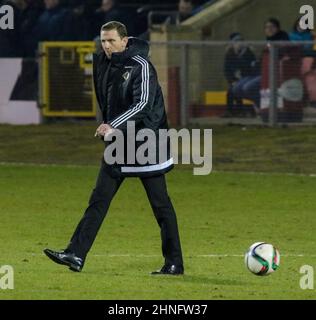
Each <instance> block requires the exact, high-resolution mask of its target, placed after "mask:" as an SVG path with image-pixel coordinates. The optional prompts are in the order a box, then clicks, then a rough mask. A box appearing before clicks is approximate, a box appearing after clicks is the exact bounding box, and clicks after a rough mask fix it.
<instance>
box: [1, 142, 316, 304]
mask: <svg viewBox="0 0 316 320" xmlns="http://www.w3.org/2000/svg"><path fill="white" fill-rule="evenodd" d="M6 141H7V140H6ZM97 173H98V167H96V166H78V167H69V166H68V167H67V166H65V165H57V166H32V165H13V164H10V165H6V164H2V165H0V177H1V179H0V195H1V201H0V217H1V218H0V219H1V223H0V239H1V245H0V248H1V252H0V256H1V260H0V266H1V265H5V264H6V265H12V266H13V267H14V272H15V274H14V276H15V283H14V290H0V299H1V300H2V299H315V298H316V292H315V290H302V289H301V288H300V286H299V282H300V278H301V276H302V275H301V274H300V273H299V269H300V267H301V266H302V265H306V264H307V265H311V266H313V267H316V252H315V247H316V242H315V225H316V214H315V213H316V202H315V189H316V178H315V177H311V176H303V175H286V174H269V173H266V174H248V173H228V172H226V173H224V172H213V173H212V174H210V175H209V176H205V177H202V176H193V175H192V171H191V170H189V169H183V168H176V169H175V170H173V171H172V172H171V173H170V174H168V175H167V180H168V186H169V193H170V196H171V198H172V200H173V202H174V206H175V208H176V211H177V215H178V223H179V227H180V236H181V240H182V247H183V254H184V259H185V260H184V261H185V272H186V274H185V275H184V276H178V277H170V276H161V277H153V276H150V275H149V273H150V272H151V271H152V270H155V269H158V268H159V267H161V266H162V263H163V260H162V257H161V251H160V237H159V228H158V226H157V225H156V222H155V220H154V217H153V214H152V212H151V209H150V206H149V203H148V201H147V198H146V195H145V191H144V190H143V188H142V185H141V183H140V181H138V179H127V180H125V182H124V183H123V185H122V187H121V189H120V190H119V192H118V194H117V196H116V198H115V199H114V201H113V202H112V205H111V207H110V210H109V213H108V216H107V217H106V219H105V221H104V224H103V226H102V228H101V230H100V232H99V234H98V237H97V240H96V242H95V244H94V246H93V248H92V250H91V251H90V253H89V255H88V258H87V261H86V265H85V268H84V269H83V271H82V272H81V273H73V272H71V271H69V270H68V269H67V268H66V267H64V266H60V265H56V264H54V263H53V262H51V261H50V260H49V259H48V258H47V257H46V256H44V254H43V253H42V250H43V249H44V248H46V247H49V248H53V249H61V248H64V247H65V245H66V244H67V242H68V240H69V238H70V236H71V234H72V232H73V230H74V228H75V226H76V224H77V223H78V222H79V219H80V218H81V216H82V214H83V211H84V209H85V207H86V205H87V201H88V198H89V195H90V192H91V190H92V188H93V186H94V183H95V178H96V175H97ZM256 241H266V242H270V243H273V244H274V245H275V246H277V247H278V249H279V250H280V253H281V266H280V269H279V270H278V271H277V272H275V273H274V274H272V275H270V276H267V277H257V276H255V275H252V274H251V273H250V272H249V271H247V270H246V268H245V265H244V261H243V254H244V252H245V250H246V249H247V248H248V247H249V246H250V245H251V244H252V243H253V242H256ZM0 276H1V275H0Z"/></svg>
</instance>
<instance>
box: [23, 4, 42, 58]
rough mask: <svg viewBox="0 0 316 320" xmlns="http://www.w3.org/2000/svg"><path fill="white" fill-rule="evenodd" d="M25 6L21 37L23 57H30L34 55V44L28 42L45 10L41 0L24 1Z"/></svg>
mask: <svg viewBox="0 0 316 320" xmlns="http://www.w3.org/2000/svg"><path fill="white" fill-rule="evenodd" d="M24 3H25V6H24V9H23V11H22V14H21V23H20V36H21V44H22V47H23V56H24V57H30V56H33V55H34V52H33V51H34V48H33V47H32V43H30V41H28V39H29V37H30V36H31V32H32V30H33V29H34V28H35V25H36V23H37V21H38V18H39V16H40V15H41V14H42V12H43V10H44V6H43V1H41V0H24Z"/></svg>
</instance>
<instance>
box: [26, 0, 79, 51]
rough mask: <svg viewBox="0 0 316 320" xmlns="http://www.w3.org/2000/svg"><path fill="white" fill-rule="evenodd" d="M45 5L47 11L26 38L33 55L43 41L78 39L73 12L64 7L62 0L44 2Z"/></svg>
mask: <svg viewBox="0 0 316 320" xmlns="http://www.w3.org/2000/svg"><path fill="white" fill-rule="evenodd" d="M44 5H45V10H44V11H43V13H42V14H41V15H40V16H39V18H38V20H37V23H36V24H35V26H34V27H33V29H32V31H31V33H30V34H28V35H26V38H25V41H26V42H28V52H30V53H32V55H34V54H35V51H36V49H37V45H38V43H39V42H41V41H69V40H74V39H75V38H76V34H75V30H74V27H75V26H74V25H73V24H72V23H71V22H72V15H71V11H70V10H68V9H67V8H65V7H63V6H62V5H61V3H60V0H44Z"/></svg>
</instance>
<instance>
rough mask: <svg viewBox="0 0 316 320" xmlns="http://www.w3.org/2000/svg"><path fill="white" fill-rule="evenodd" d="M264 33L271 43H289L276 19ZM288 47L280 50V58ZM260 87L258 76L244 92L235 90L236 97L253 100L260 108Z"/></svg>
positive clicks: (269, 20) (246, 86) (248, 84)
mask: <svg viewBox="0 0 316 320" xmlns="http://www.w3.org/2000/svg"><path fill="white" fill-rule="evenodd" d="M264 33H265V36H266V40H267V41H269V42H271V41H289V36H288V34H287V33H286V32H285V31H283V30H282V29H281V24H280V21H279V20H278V19H276V18H269V19H268V20H266V22H265V24H264ZM287 51H288V46H286V45H285V46H284V47H281V46H280V48H279V57H280V58H281V57H283V56H284V55H286V54H287ZM260 86H261V76H256V77H254V78H253V79H252V80H250V81H248V82H247V83H245V84H244V86H243V87H242V90H233V93H234V96H237V97H240V98H245V99H249V100H252V101H253V102H254V103H255V107H256V108H257V109H258V108H260Z"/></svg>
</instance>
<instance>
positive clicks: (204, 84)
mask: <svg viewBox="0 0 316 320" xmlns="http://www.w3.org/2000/svg"><path fill="white" fill-rule="evenodd" d="M233 46H242V48H243V49H245V48H247V50H249V51H251V52H252V53H253V55H254V57H255V60H256V62H257V65H258V71H257V74H254V75H253V76H252V77H255V76H257V77H258V79H255V80H257V86H259V87H258V88H257V89H256V86H254V89H253V90H257V92H253V93H252V94H251V95H250V96H247V95H245V96H242V93H241V94H240V92H237V93H238V95H239V97H238V98H240V99H242V100H243V102H244V103H243V107H244V109H245V110H244V111H246V113H247V112H248V111H250V109H251V112H249V113H250V114H251V113H252V114H253V116H252V118H251V119H249V117H247V118H246V117H244V116H240V115H238V114H237V115H234V114H232V115H231V116H230V117H229V119H227V118H225V117H222V116H225V111H227V109H228V106H227V103H228V101H227V99H226V101H225V95H227V92H228V90H231V84H230V83H229V81H228V79H227V74H226V75H225V63H226V64H227V55H228V51H229V50H230V49H231V48H233ZM315 48H316V42H311V41H309V42H308V41H305V42H298V41H296V42H294V41H280V42H266V41H242V42H234V43H232V42H227V41H171V42H168V43H166V42H152V43H151V52H152V53H151V59H152V61H153V63H154V64H155V66H156V68H157V70H158V74H159V75H160V79H161V82H162V87H163V89H164V93H165V97H167V99H166V101H167V105H168V110H169V113H172V112H179V116H178V118H179V123H178V124H179V125H181V126H185V125H187V124H188V123H190V122H197V121H200V120H203V121H205V120H206V119H207V120H210V121H218V122H219V123H226V122H231V121H234V122H241V123H247V122H248V123H258V124H259V123H267V124H269V125H270V126H276V125H277V124H278V123H280V122H314V121H315V122H316V105H315V104H316V51H315ZM155 51H156V52H155ZM228 60H229V59H228ZM225 61H226V62H225ZM308 65H309V67H308ZM174 68H176V69H177V70H178V75H179V77H178V79H177V80H175V79H174V78H170V75H169V74H168V71H170V69H174ZM230 68H231V69H234V68H235V66H233V65H232V66H230ZM306 68H307V69H306ZM308 68H309V69H308ZM235 69H238V68H235ZM241 69H247V67H244V68H243V67H241ZM248 71H249V70H248ZM243 72H244V73H247V70H242V71H241V73H243ZM245 76H247V75H245V74H244V75H243V74H242V75H241V76H240V78H238V79H236V81H235V83H234V84H233V86H238V84H240V82H241V80H246V79H243V78H245ZM248 76H249V75H248ZM249 77H250V76H249ZM250 80H252V79H251V77H250ZM172 82H178V83H177V84H176V85H175V84H174V83H172ZM313 87H314V88H315V89H313ZM172 88H174V89H175V90H179V91H180V99H178V100H179V102H178V106H177V107H176V108H174V105H173V104H174V103H175V102H174V101H173V100H172V99H170V91H172V90H173V89H172ZM234 89H235V88H233V89H232V91H233V92H234V93H236V90H234ZM255 96H258V99H253V97H255ZM212 99H214V101H212ZM267 101H268V102H267ZM233 108H234V107H233ZM232 110H233V109H232ZM233 111H235V110H233ZM307 111H308V112H307Z"/></svg>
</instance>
